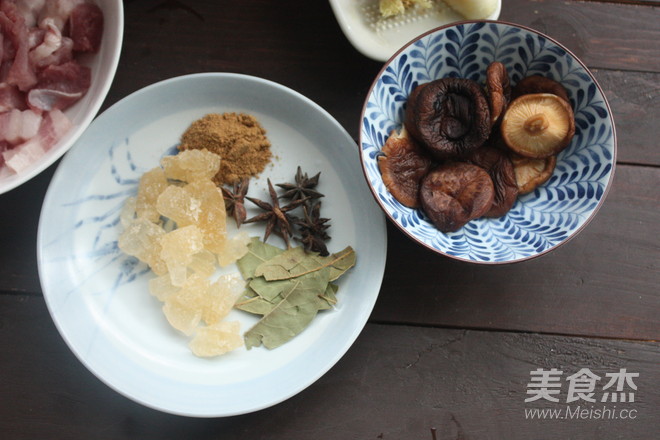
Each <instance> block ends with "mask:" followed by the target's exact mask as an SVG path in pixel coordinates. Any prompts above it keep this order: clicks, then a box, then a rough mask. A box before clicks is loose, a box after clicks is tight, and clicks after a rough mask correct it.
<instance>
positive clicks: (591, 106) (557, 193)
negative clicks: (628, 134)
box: [359, 21, 616, 263]
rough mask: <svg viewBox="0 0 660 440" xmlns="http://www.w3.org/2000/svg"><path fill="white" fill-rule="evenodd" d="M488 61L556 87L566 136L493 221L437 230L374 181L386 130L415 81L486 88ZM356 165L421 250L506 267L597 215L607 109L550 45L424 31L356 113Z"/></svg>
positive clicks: (532, 34)
mask: <svg viewBox="0 0 660 440" xmlns="http://www.w3.org/2000/svg"><path fill="white" fill-rule="evenodd" d="M492 61H499V62H501V63H503V64H504V65H505V66H506V68H507V71H508V73H509V77H510V80H511V84H512V85H515V84H517V83H518V81H520V80H521V79H522V78H524V77H526V76H530V75H534V74H541V75H543V76H546V77H549V78H552V79H554V80H556V81H559V82H560V83H561V84H562V85H563V86H564V87H565V88H566V89H567V91H568V94H569V98H570V101H571V105H572V107H573V110H574V113H575V128H576V130H575V136H574V138H573V140H572V141H571V144H570V145H569V146H568V147H567V148H566V149H565V150H564V151H562V152H561V153H560V154H559V156H558V158H557V165H556V168H555V170H554V173H553V175H552V177H551V178H550V179H549V180H548V181H547V182H546V183H545V184H544V185H542V186H540V187H538V188H536V189H535V190H534V191H533V192H532V193H529V194H526V195H524V196H520V197H519V198H518V200H517V201H516V203H515V205H514V206H513V208H512V209H511V210H510V211H509V212H508V213H507V214H506V215H505V216H503V217H500V218H480V219H476V220H473V221H471V222H469V223H468V224H467V225H465V226H464V227H463V228H461V229H460V230H459V231H457V232H453V233H442V232H440V231H438V230H437V229H436V228H435V227H434V225H433V224H432V223H431V222H430V221H429V220H428V218H427V217H426V216H425V215H424V213H423V212H422V211H421V210H419V209H410V208H407V207H405V206H403V205H402V204H400V203H399V202H398V201H397V200H396V199H394V197H392V195H391V194H390V193H389V191H388V190H387V189H386V188H385V185H384V184H383V179H382V177H381V174H380V171H379V169H378V157H379V155H380V154H381V153H380V151H381V147H382V146H383V145H384V144H385V141H386V140H387V138H388V136H389V134H390V132H391V131H392V130H394V129H397V130H398V129H400V128H401V126H402V123H403V118H404V112H405V106H406V100H407V97H408V95H409V94H410V92H411V91H412V90H413V89H414V88H415V87H416V86H417V85H418V84H422V83H425V82H429V81H431V80H434V79H437V78H443V77H458V78H469V79H472V80H474V81H477V82H479V83H481V84H483V83H484V82H485V76H486V75H485V73H486V68H487V67H488V65H489V64H490V63H491V62H492ZM359 144H360V159H361V162H362V167H363V170H364V173H365V176H366V179H367V182H368V183H369V186H370V187H371V191H372V193H373V195H374V197H375V198H376V201H377V202H378V204H379V205H380V206H381V207H382V209H383V210H384V211H385V213H386V214H387V216H388V217H389V218H390V220H392V221H393V222H394V224H395V225H397V226H398V227H399V228H400V229H401V230H402V231H404V232H405V233H406V234H407V235H409V236H410V237H411V238H413V239H414V240H416V241H418V242H419V243H421V244H423V245H424V246H426V247H428V248H430V249H432V250H434V251H436V252H438V253H440V254H444V255H447V256H450V257H453V258H456V259H460V260H465V261H470V262H475V263H509V262H515V261H522V260H526V259H529V258H533V257H536V256H539V255H542V254H545V253H547V252H549V251H551V250H552V249H555V248H556V247H557V246H559V245H561V244H562V243H565V242H566V241H568V240H569V239H570V238H572V237H574V236H575V235H577V233H578V232H579V231H580V230H581V229H582V228H584V227H585V226H586V224H587V223H589V221H590V220H591V219H592V218H593V217H594V216H595V215H596V212H597V211H598V209H599V207H600V206H601V204H602V203H603V200H604V199H605V196H606V194H607V192H608V189H609V187H610V184H611V182H612V177H613V174H614V166H615V161H616V134H615V128H614V122H613V120H612V113H611V111H610V107H609V105H608V103H607V100H606V98H605V96H604V94H603V91H602V90H601V88H600V86H599V85H598V83H597V82H596V80H595V79H594V77H593V75H592V74H591V73H590V72H589V70H588V69H587V68H586V66H585V65H584V64H583V63H582V62H580V60H578V59H577V58H576V57H575V55H573V54H572V53H571V52H570V51H569V50H567V49H566V48H565V47H563V46H562V45H561V44H559V43H558V42H556V41H554V40H553V39H551V38H549V37H547V36H545V35H543V34H541V33H539V32H537V31H534V30H532V29H529V28H526V27H523V26H519V25H514V24H510V23H504V22H495V21H474V22H462V23H456V24H453V25H449V26H444V27H441V28H437V29H435V30H432V31H430V32H427V33H425V34H423V35H421V36H419V37H418V38H416V39H415V40H413V41H411V42H410V43H408V44H407V45H406V46H404V47H403V48H402V49H401V50H399V52H397V53H396V54H395V55H394V56H393V57H392V58H391V59H390V60H389V61H388V62H387V63H386V64H385V65H384V67H383V69H382V70H381V72H380V73H379V75H378V77H377V78H376V80H375V81H374V83H373V84H372V87H371V89H370V91H369V94H368V96H367V99H366V101H365V104H364V108H363V110H362V117H361V126H360V140H359Z"/></svg>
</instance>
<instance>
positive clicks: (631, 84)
mask: <svg viewBox="0 0 660 440" xmlns="http://www.w3.org/2000/svg"><path fill="white" fill-rule="evenodd" d="M592 73H593V74H594V76H595V77H596V80H597V81H598V83H599V84H600V86H601V87H602V88H603V92H604V93H605V96H606V97H607V100H608V101H609V103H610V107H611V108H612V115H613V117H614V125H615V128H616V134H617V145H618V157H617V160H618V161H619V162H625V163H636V164H647V165H655V166H658V165H660V154H658V148H657V142H658V141H657V140H658V139H660V124H657V122H656V118H654V117H652V116H651V117H649V116H646V115H658V114H660V87H658V84H660V74H659V73H644V72H624V71H619V70H601V69H596V70H594V71H593V72H592Z"/></svg>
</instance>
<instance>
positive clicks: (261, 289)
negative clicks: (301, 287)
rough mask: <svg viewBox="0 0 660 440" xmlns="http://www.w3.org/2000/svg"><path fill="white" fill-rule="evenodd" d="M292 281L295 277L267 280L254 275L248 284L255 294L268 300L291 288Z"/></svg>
mask: <svg viewBox="0 0 660 440" xmlns="http://www.w3.org/2000/svg"><path fill="white" fill-rule="evenodd" d="M294 282H295V278H290V279H288V280H276V281H267V280H266V279H265V278H264V277H255V278H252V280H251V281H250V283H249V284H248V285H249V286H250V288H251V289H252V290H253V291H254V292H255V293H256V294H257V295H259V296H261V297H263V298H264V299H266V300H268V301H272V300H273V298H275V297H276V296H278V295H281V294H282V292H285V291H288V290H291V287H292V286H293V283H294Z"/></svg>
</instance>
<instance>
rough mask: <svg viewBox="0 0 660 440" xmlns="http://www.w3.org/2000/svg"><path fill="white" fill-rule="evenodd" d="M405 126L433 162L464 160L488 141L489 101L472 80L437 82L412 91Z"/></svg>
mask: <svg viewBox="0 0 660 440" xmlns="http://www.w3.org/2000/svg"><path fill="white" fill-rule="evenodd" d="M404 125H405V127H406V129H407V130H408V131H409V132H410V134H411V136H412V137H413V138H415V139H416V140H417V141H418V142H419V143H420V144H421V145H422V146H423V147H425V148H426V149H427V150H428V151H429V152H430V153H431V154H432V155H433V156H434V157H435V158H436V159H455V158H460V157H465V156H467V155H468V154H469V153H470V152H471V151H473V150H475V149H477V148H478V147H480V146H481V145H482V144H483V143H484V141H486V139H488V136H489V134H490V129H491V123H490V110H489V107H488V101H487V100H486V97H485V95H484V93H483V90H482V88H481V86H480V85H479V84H478V83H477V82H475V81H472V80H470V79H463V78H441V79H437V80H434V81H431V82H429V83H425V84H423V85H421V86H418V87H417V88H415V89H414V90H413V91H412V93H411V94H410V96H409V98H408V100H407V102H406V112H405V121H404Z"/></svg>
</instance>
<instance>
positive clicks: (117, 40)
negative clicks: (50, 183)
mask: <svg viewBox="0 0 660 440" xmlns="http://www.w3.org/2000/svg"><path fill="white" fill-rule="evenodd" d="M95 2H96V4H98V5H99V7H100V8H101V10H102V11H103V21H104V26H103V37H102V40H101V47H100V49H99V52H98V53H96V54H86V55H84V56H82V57H81V58H80V59H79V60H80V62H81V64H83V65H85V66H88V67H90V68H91V69H92V81H91V86H90V88H89V90H88V91H87V93H86V94H85V96H84V97H83V98H82V99H81V100H80V101H78V102H76V103H75V104H74V105H73V106H71V107H69V108H68V109H66V110H65V111H64V114H66V115H67V117H68V118H69V119H70V120H71V123H72V127H71V129H69V131H68V132H67V133H66V134H65V135H64V136H63V137H62V138H61V139H60V140H59V141H58V142H57V143H56V144H55V145H54V146H53V147H52V148H51V149H50V150H48V151H47V152H46V154H45V155H43V156H42V157H41V158H39V159H38V160H37V161H36V162H34V163H32V164H31V165H30V166H29V167H28V168H27V169H25V170H24V171H22V172H20V173H18V174H16V173H14V172H12V171H10V170H9V169H8V168H7V167H5V166H3V167H0V194H2V193H5V192H7V191H9V190H12V189H14V188H16V187H17V186H20V185H22V184H23V183H25V182H27V181H28V180H30V179H32V178H33V177H34V176H36V175H37V174H39V173H41V172H42V171H43V170H45V169H46V168H48V167H49V166H50V165H52V164H53V163H54V162H55V161H56V160H57V159H59V158H60V157H62V155H63V154H64V153H66V152H67V151H68V150H69V148H71V146H72V145H73V144H74V143H75V142H76V140H77V139H78V138H79V137H80V135H82V133H83V132H84V131H85V129H86V128H87V126H89V124H90V122H92V120H93V119H94V117H95V116H96V114H97V113H98V111H99V109H100V108H101V105H102V104H103V101H104V100H105V97H106V95H107V94H108V91H109V90H110V86H111V85H112V80H113V79H114V77H115V72H116V71H117V65H118V64H119V55H120V52H121V46H122V40H123V35H124V9H123V3H122V2H121V0H95Z"/></svg>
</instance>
